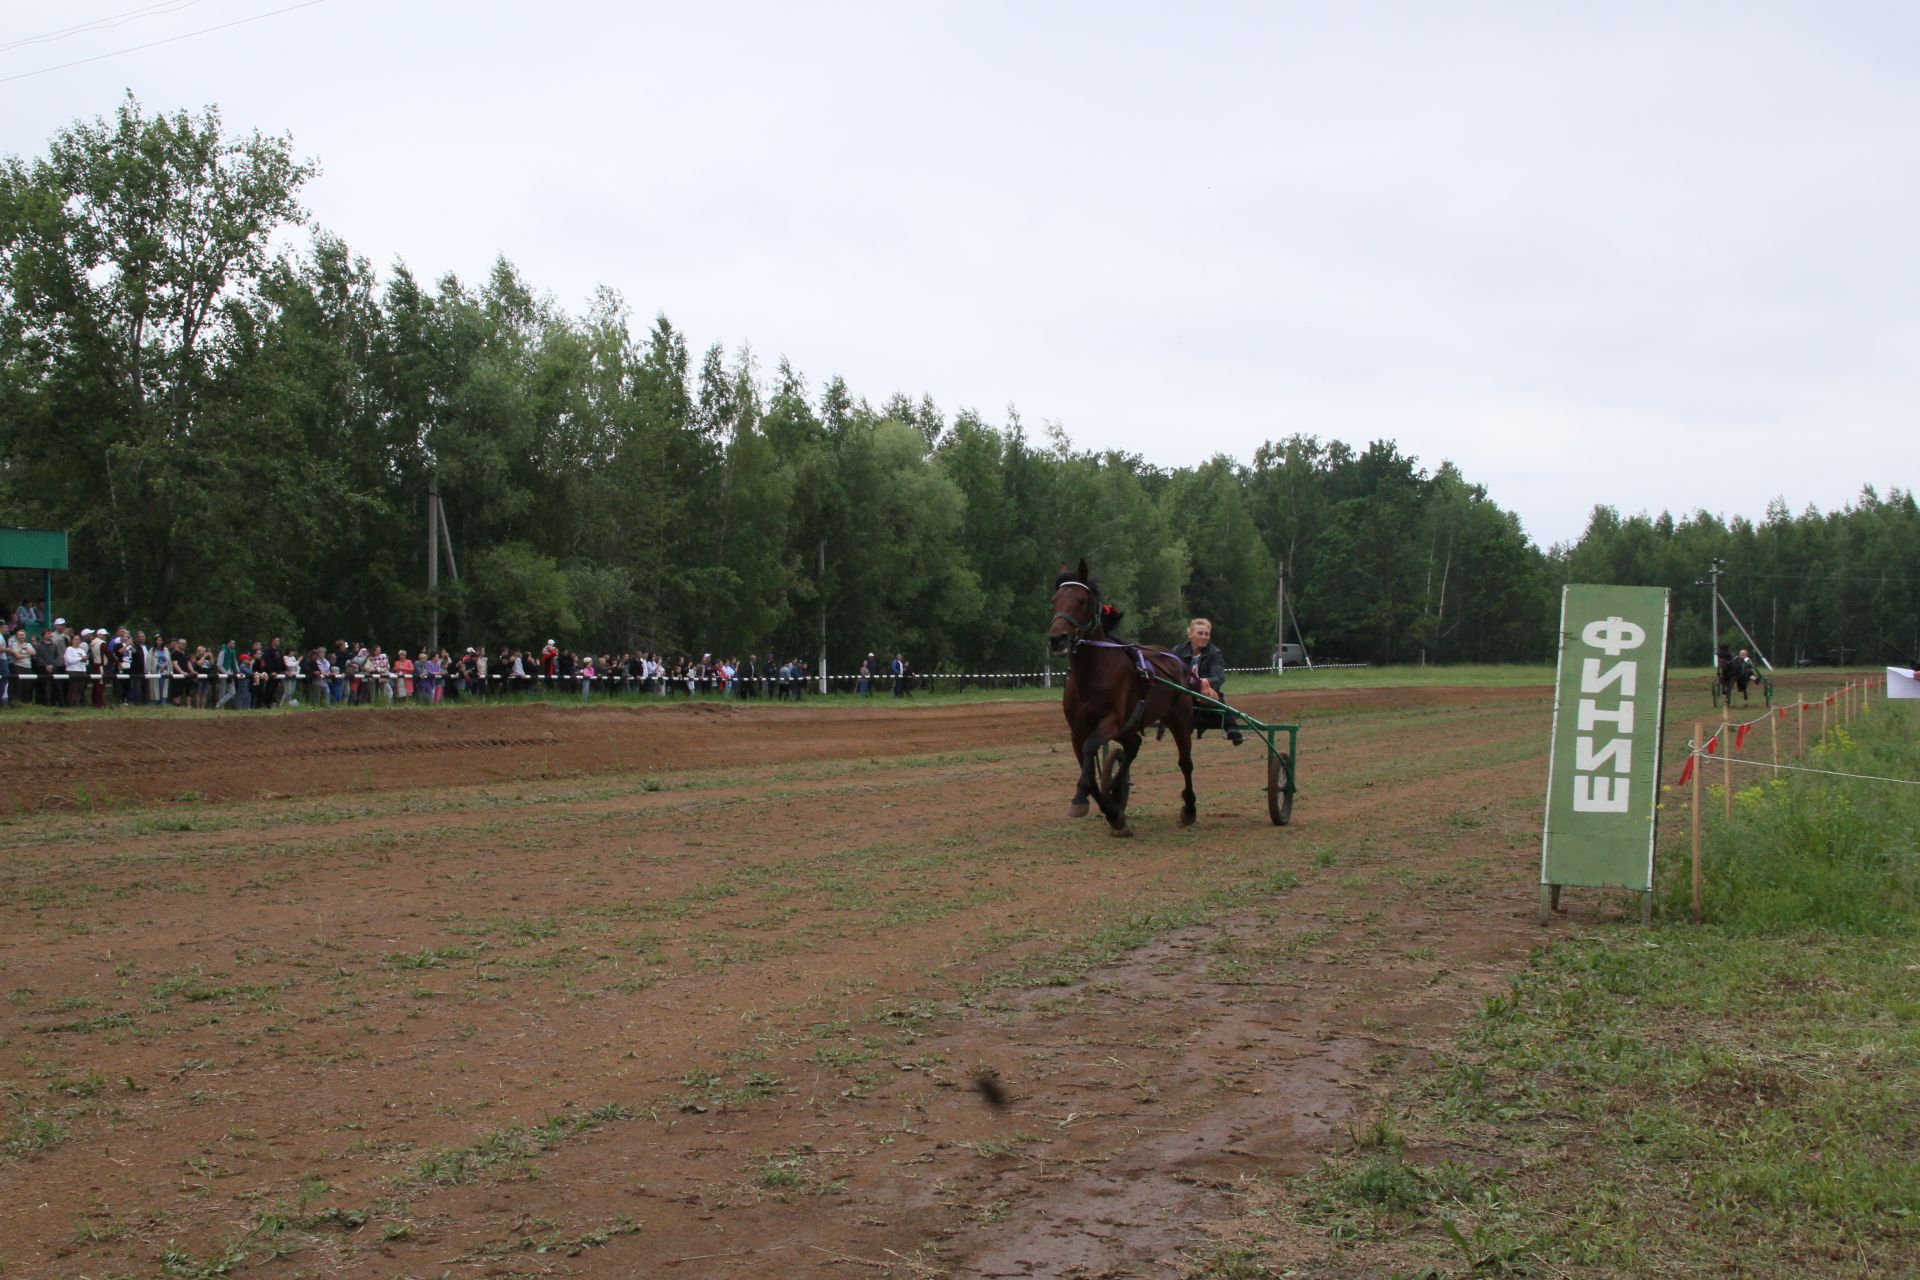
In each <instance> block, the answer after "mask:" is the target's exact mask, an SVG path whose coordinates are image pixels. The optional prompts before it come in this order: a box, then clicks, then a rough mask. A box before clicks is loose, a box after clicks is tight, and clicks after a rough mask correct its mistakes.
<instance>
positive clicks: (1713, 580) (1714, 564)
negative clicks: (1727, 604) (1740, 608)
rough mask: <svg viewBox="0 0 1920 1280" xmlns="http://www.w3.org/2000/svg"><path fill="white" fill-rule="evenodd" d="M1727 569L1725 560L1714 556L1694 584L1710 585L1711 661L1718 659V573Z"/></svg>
mask: <svg viewBox="0 0 1920 1280" xmlns="http://www.w3.org/2000/svg"><path fill="white" fill-rule="evenodd" d="M1726 570H1727V562H1726V561H1724V560H1722V559H1720V558H1719V557H1718V556H1715V557H1714V558H1713V559H1712V560H1709V561H1708V562H1707V576H1706V577H1704V578H1702V579H1700V580H1699V582H1697V583H1695V584H1694V585H1696V586H1703V587H1711V588H1712V589H1713V598H1712V599H1711V600H1709V601H1708V602H1707V603H1708V606H1709V607H1710V608H1712V610H1713V661H1715V662H1718V661H1720V575H1721V574H1723V573H1725V572H1726Z"/></svg>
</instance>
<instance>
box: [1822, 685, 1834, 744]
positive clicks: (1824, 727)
mask: <svg viewBox="0 0 1920 1280" xmlns="http://www.w3.org/2000/svg"><path fill="white" fill-rule="evenodd" d="M1831 697H1833V695H1832V694H1828V695H1827V697H1825V698H1822V699H1820V741H1822V742H1825V741H1826V740H1827V700H1828V699H1829V698H1831Z"/></svg>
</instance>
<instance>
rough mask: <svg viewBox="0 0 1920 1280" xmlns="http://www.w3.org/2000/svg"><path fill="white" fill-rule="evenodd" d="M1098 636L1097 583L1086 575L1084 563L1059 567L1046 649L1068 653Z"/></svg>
mask: <svg viewBox="0 0 1920 1280" xmlns="http://www.w3.org/2000/svg"><path fill="white" fill-rule="evenodd" d="M1099 634H1100V584H1098V583H1097V582H1095V581H1094V580H1093V575H1092V574H1090V573H1088V572H1087V562H1086V561H1085V560H1082V561H1081V562H1080V563H1079V565H1078V566H1077V567H1076V566H1073V565H1065V564H1063V565H1061V566H1060V573H1059V575H1058V576H1057V577H1055V578H1054V580H1053V623H1052V625H1051V626H1049V627H1048V628H1047V648H1048V649H1050V650H1052V651H1053V652H1054V653H1071V652H1073V646H1074V645H1076V644H1078V643H1079V642H1080V641H1082V640H1086V639H1088V638H1090V637H1095V636H1098V635H1099Z"/></svg>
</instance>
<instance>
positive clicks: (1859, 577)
mask: <svg viewBox="0 0 1920 1280" xmlns="http://www.w3.org/2000/svg"><path fill="white" fill-rule="evenodd" d="M1735 571H1736V567H1735V566H1732V565H1729V566H1728V569H1727V574H1728V576H1729V577H1732V576H1733V575H1734V573H1735ZM1738 573H1739V576H1740V577H1742V578H1766V579H1769V580H1770V581H1776V582H1778V581H1785V582H1898V583H1902V584H1905V585H1911V584H1913V583H1916V582H1920V578H1888V577H1882V576H1880V575H1878V574H1874V575H1871V576H1869V575H1866V574H1846V573H1823V574H1821V575H1820V576H1819V577H1817V578H1816V577H1812V576H1810V575H1808V574H1804V573H1755V572H1753V571H1751V570H1745V569H1741V570H1738Z"/></svg>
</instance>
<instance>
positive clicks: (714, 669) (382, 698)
mask: <svg viewBox="0 0 1920 1280" xmlns="http://www.w3.org/2000/svg"><path fill="white" fill-rule="evenodd" d="M39 622H40V615H39V614H38V612H37V611H36V610H35V608H34V606H33V605H32V604H30V603H27V602H23V603H22V604H21V606H20V608H19V609H17V610H15V611H14V612H13V613H12V615H11V616H10V617H9V618H8V620H7V625H6V629H5V636H4V637H0V706H5V705H7V704H9V703H12V702H19V703H21V704H26V703H34V704H37V705H42V706H69V707H79V706H94V707H104V706H108V705H121V704H125V705H143V704H144V705H158V706H186V707H201V708H218V709H224V708H233V709H236V710H249V709H253V708H259V707H272V706H277V705H282V704H286V705H299V704H300V703H302V702H305V703H308V704H310V705H364V704H370V703H379V704H386V703H392V702H403V701H404V702H417V703H427V704H438V703H441V702H446V701H455V700H458V699H460V698H482V697H488V696H494V695H499V694H506V693H527V692H532V691H535V690H541V691H546V692H560V693H567V694H577V695H578V696H579V697H581V698H582V699H591V698H594V697H605V696H610V695H617V694H623V693H624V694H645V695H652V696H655V697H663V698H665V697H674V696H677V695H682V694H684V695H688V696H692V695H696V694H709V695H721V696H726V697H736V698H769V699H783V700H784V699H792V700H798V699H799V698H800V697H801V696H802V695H803V694H804V693H805V692H806V691H807V682H808V680H809V678H810V671H809V668H808V665H807V662H806V660H805V659H804V658H790V659H787V660H785V661H776V660H775V659H774V656H773V655H772V654H771V653H767V654H764V655H753V654H749V655H747V656H746V657H745V658H737V657H721V658H716V657H715V656H714V655H713V654H711V653H703V654H701V655H700V656H699V657H698V658H691V657H688V656H687V655H684V654H682V655H677V656H670V655H666V654H656V653H652V652H644V651H643V652H637V653H621V654H592V653H585V654H582V653H576V652H575V651H573V650H572V649H564V648H561V647H560V646H559V645H557V644H556V643H555V642H554V641H552V640H548V641H547V643H546V644H545V645H543V646H541V647H539V648H519V647H514V646H502V647H500V648H499V649H498V650H497V651H496V652H494V653H493V654H491V655H489V654H488V653H487V652H485V651H483V650H480V649H477V648H471V647H470V648H466V649H464V650H463V651H461V652H459V653H454V652H452V651H450V650H448V649H439V650H434V651H428V650H426V649H424V648H422V649H420V650H415V651H412V652H411V653H410V652H409V651H408V650H406V649H400V650H397V651H395V652H394V653H391V654H389V653H388V652H387V651H386V650H385V649H384V648H382V647H381V646H380V645H377V644H349V643H348V642H347V641H345V640H341V641H337V642H336V643H334V644H333V645H331V646H314V647H311V648H303V647H301V646H298V645H292V644H285V643H283V642H282V639H281V637H279V636H274V637H273V638H272V639H270V640H266V641H259V640H256V641H254V642H253V643H252V644H250V645H241V644H238V643H236V642H235V641H232V640H229V641H227V642H226V643H225V644H223V645H220V646H219V647H218V648H209V647H208V646H207V645H204V644H201V645H195V644H191V643H190V642H189V641H187V640H185V639H182V638H176V639H172V640H169V639H167V638H165V637H164V636H161V635H158V634H156V635H153V636H149V635H148V634H147V633H146V632H145V631H142V630H133V629H129V628H127V627H116V628H113V629H108V628H106V627H77V626H74V625H72V624H70V623H69V622H68V621H67V620H66V619H65V618H55V619H53V620H52V621H51V622H49V623H47V625H46V626H45V627H44V628H41V629H39V631H38V633H37V634H35V633H34V628H35V626H36V624H38V623H39ZM895 665H896V666H897V667H898V668H899V670H898V673H897V675H896V678H895V691H896V693H897V692H900V691H901V690H902V689H903V688H904V686H905V680H904V675H905V663H904V661H903V660H901V659H900V658H899V657H898V655H896V657H895ZM880 672H881V665H880V664H879V663H878V661H877V660H876V659H875V658H874V656H873V655H872V654H869V655H868V656H867V660H866V661H865V662H863V663H862V664H861V673H862V674H861V679H860V682H859V686H858V689H857V691H858V692H859V693H861V694H870V692H871V685H872V684H873V683H877V681H878V678H879V677H880ZM869 677H871V679H870V678H869Z"/></svg>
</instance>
